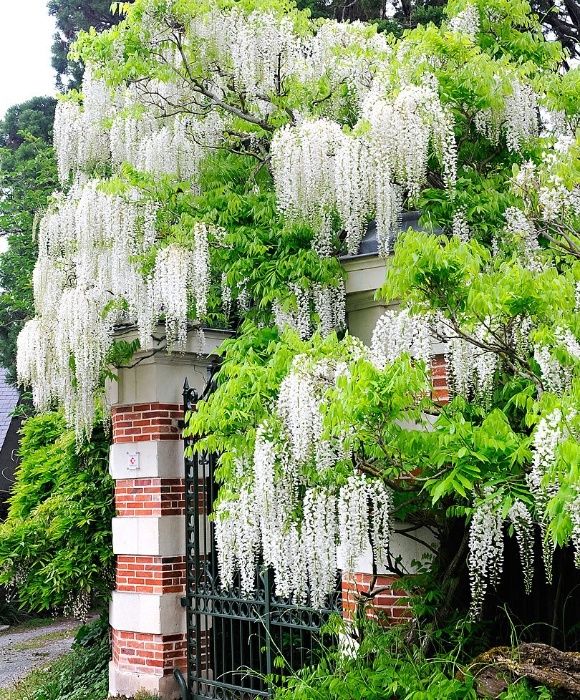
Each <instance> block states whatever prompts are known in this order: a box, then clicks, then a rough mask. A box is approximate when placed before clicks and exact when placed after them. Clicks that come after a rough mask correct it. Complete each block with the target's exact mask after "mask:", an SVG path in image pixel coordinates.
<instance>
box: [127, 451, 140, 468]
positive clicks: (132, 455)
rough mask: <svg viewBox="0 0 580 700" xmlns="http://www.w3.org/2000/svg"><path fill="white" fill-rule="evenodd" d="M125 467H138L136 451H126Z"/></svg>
mask: <svg viewBox="0 0 580 700" xmlns="http://www.w3.org/2000/svg"><path fill="white" fill-rule="evenodd" d="M127 469H139V453H138V452H127Z"/></svg>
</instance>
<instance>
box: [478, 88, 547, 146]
mask: <svg viewBox="0 0 580 700" xmlns="http://www.w3.org/2000/svg"><path fill="white" fill-rule="evenodd" d="M498 88H499V86H498ZM475 127H476V129H477V130H478V131H479V133H480V134H482V135H483V136H485V137H486V138H487V139H489V140H490V141H491V142H492V143H493V144H496V145H497V144H498V143H499V139H500V136H501V135H502V133H503V134H504V135H505V139H506V143H507V146H508V148H509V149H510V150H511V151H514V152H515V153H519V152H520V151H521V149H522V146H524V145H525V144H526V143H528V142H529V141H530V140H531V139H533V138H534V137H536V136H537V135H538V131H539V123H538V102H537V97H536V94H535V93H534V91H533V90H532V88H531V87H530V86H529V85H526V84H524V83H522V82H521V81H520V80H518V79H517V78H514V79H513V80H512V81H511V85H510V89H509V93H508V94H507V95H506V96H505V98H504V103H503V106H502V108H501V109H500V110H493V109H487V110H482V111H480V112H478V113H477V114H476V115H475Z"/></svg>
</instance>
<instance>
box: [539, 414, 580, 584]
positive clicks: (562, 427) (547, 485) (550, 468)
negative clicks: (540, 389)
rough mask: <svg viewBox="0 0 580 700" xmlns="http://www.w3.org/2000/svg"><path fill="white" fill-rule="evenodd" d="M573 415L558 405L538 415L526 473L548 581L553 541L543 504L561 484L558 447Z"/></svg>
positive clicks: (567, 431)
mask: <svg viewBox="0 0 580 700" xmlns="http://www.w3.org/2000/svg"><path fill="white" fill-rule="evenodd" d="M576 415H577V414H576V411H570V412H569V413H568V414H567V415H563V414H562V411H561V410H560V408H555V409H554V410H553V411H551V413H549V414H548V415H546V416H543V417H542V418H541V419H540V421H539V422H538V425H537V426H536V429H535V431H534V436H533V449H532V468H531V470H530V473H529V474H528V475H527V482H528V487H529V489H530V491H531V493H532V495H533V497H534V501H535V505H536V510H537V512H538V513H539V515H540V527H541V531H542V549H543V558H544V569H545V572H546V578H547V580H548V582H551V580H552V556H553V551H554V547H555V545H554V542H553V541H552V538H551V537H550V536H549V534H548V514H547V506H548V503H549V501H550V499H551V498H552V497H554V496H555V495H556V494H557V492H558V490H559V488H560V486H561V483H560V475H559V473H558V470H557V465H558V452H559V447H560V444H561V443H562V442H563V441H564V440H565V439H566V438H567V437H568V436H569V435H570V428H569V426H570V425H571V424H572V422H573V421H574V419H575V417H576ZM573 517H574V516H572V518H573Z"/></svg>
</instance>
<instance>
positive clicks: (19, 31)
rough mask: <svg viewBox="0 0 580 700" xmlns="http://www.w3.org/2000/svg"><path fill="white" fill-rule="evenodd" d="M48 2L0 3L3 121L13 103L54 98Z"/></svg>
mask: <svg viewBox="0 0 580 700" xmlns="http://www.w3.org/2000/svg"><path fill="white" fill-rule="evenodd" d="M54 31H55V29H54V19H53V18H52V17H49V16H48V10H47V9H46V0H0V118H1V117H3V116H4V113H5V112H6V110H7V109H8V107H10V106H11V105H13V104H17V103H19V102H24V101H26V100H28V99H30V98H31V97H36V96H37V95H54V94H55V88H54V79H55V75H54V70H53V69H52V66H51V54H50V47H51V44H52V35H53V34H54Z"/></svg>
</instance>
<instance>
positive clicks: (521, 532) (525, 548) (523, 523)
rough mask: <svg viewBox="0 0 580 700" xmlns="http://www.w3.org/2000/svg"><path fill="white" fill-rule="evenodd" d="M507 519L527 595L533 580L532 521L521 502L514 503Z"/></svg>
mask: <svg viewBox="0 0 580 700" xmlns="http://www.w3.org/2000/svg"><path fill="white" fill-rule="evenodd" d="M508 518H509V520H510V521H511V522H512V524H513V527H514V531H515V533H516V540H517V542H518V547H519V549H520V558H521V562H522V571H523V574H524V589H525V591H526V593H527V594H528V595H529V594H530V593H531V592H532V583H533V579H534V540H535V534H534V521H533V518H532V514H531V513H530V511H529V510H528V507H527V506H526V505H525V504H524V503H522V502H521V501H516V502H515V503H514V504H513V506H512V507H511V508H510V511H509V513H508Z"/></svg>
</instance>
